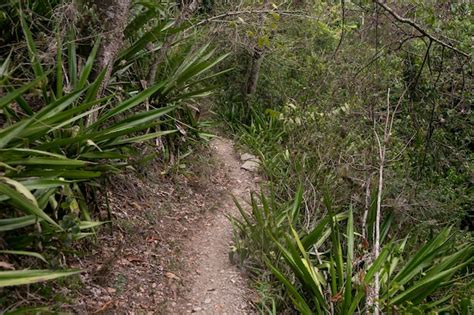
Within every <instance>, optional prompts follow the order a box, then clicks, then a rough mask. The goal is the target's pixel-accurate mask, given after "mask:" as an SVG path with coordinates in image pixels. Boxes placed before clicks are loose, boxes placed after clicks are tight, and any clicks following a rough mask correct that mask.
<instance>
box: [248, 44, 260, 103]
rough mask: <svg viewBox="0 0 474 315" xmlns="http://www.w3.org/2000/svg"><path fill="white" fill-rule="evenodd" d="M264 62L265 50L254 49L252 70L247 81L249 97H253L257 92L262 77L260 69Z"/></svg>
mask: <svg viewBox="0 0 474 315" xmlns="http://www.w3.org/2000/svg"><path fill="white" fill-rule="evenodd" d="M262 62H263V50H262V49H259V48H258V47H256V48H254V52H253V56H252V60H251V63H250V70H249V74H248V79H247V87H246V89H245V92H246V93H247V95H253V94H255V92H256V91H257V82H258V76H259V75H260V67H261V66H262Z"/></svg>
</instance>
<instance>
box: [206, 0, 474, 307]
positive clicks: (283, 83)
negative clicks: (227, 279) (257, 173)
mask: <svg viewBox="0 0 474 315" xmlns="http://www.w3.org/2000/svg"><path fill="white" fill-rule="evenodd" d="M344 5H345V6H344V7H342V6H341V3H330V2H312V3H311V4H310V3H307V4H306V5H304V6H303V8H304V12H305V15H304V16H302V15H301V14H298V13H294V14H292V13H287V14H285V13H284V12H286V11H285V10H291V8H288V7H278V9H275V11H274V13H272V14H269V15H268V16H266V17H265V20H264V23H263V25H264V26H263V30H261V31H260V34H261V35H260V36H263V37H266V38H267V39H268V41H265V48H264V50H265V57H264V60H263V63H262V66H261V70H260V78H259V84H258V87H257V90H256V92H255V93H254V94H250V95H249V94H246V93H242V89H241V88H240V86H241V85H242V84H245V80H246V77H245V74H246V71H247V70H246V69H247V65H246V64H245V63H242V62H241V61H240V62H238V60H242V59H244V58H246V60H250V61H249V63H251V62H252V61H251V58H250V57H248V53H247V50H248V49H249V47H252V46H253V45H255V44H253V42H252V39H253V36H254V35H253V34H256V31H255V29H254V25H257V24H255V23H252V20H251V18H244V19H245V22H246V23H240V24H237V25H235V26H234V27H235V30H233V36H234V37H239V36H240V37H239V38H244V39H246V40H247V41H244V40H242V41H244V42H245V43H246V44H247V45H248V47H245V49H242V48H241V47H236V48H235V49H234V54H233V55H232V56H231V58H234V60H232V59H229V60H228V62H229V65H232V66H234V67H236V69H235V70H234V72H231V73H229V74H227V76H229V80H228V81H227V82H228V86H226V88H225V89H223V92H222V94H221V95H220V97H219V98H218V100H217V104H216V106H215V110H216V112H218V113H219V114H220V116H221V117H223V119H224V120H225V121H226V122H227V124H228V126H229V127H230V128H231V129H232V130H233V132H234V133H235V135H236V137H237V138H238V139H239V140H240V142H241V143H242V145H244V146H246V147H248V148H250V149H251V150H252V151H253V152H254V153H256V154H257V155H258V156H259V158H260V160H261V161H262V170H263V172H264V174H265V175H266V178H267V187H265V188H264V189H263V193H262V195H261V196H260V197H258V198H256V197H254V201H253V202H252V213H251V215H249V217H248V218H246V219H245V220H243V221H242V220H239V218H234V223H235V225H236V245H235V249H234V250H235V254H238V256H239V257H240V261H241V263H242V265H243V266H247V267H248V269H249V270H250V271H252V273H253V275H254V279H255V283H256V286H257V289H259V288H261V306H260V310H261V311H262V312H263V313H280V312H284V311H290V312H291V311H292V310H295V309H296V310H298V312H301V313H316V314H322V313H331V314H350V313H354V312H355V313H363V312H365V310H366V309H367V308H369V309H370V312H375V311H376V310H375V309H374V307H375V306H376V305H378V307H379V308H380V312H381V313H410V314H425V313H429V312H434V313H442V312H455V313H464V314H467V313H468V312H469V311H467V310H469V309H472V307H473V301H472V298H471V296H472V258H471V256H472V250H473V247H472V233H471V232H468V231H465V229H467V230H471V231H472V210H471V209H472V207H473V200H474V199H473V189H472V181H471V178H472V169H473V164H472V139H473V133H472V111H471V109H470V105H469V104H472V101H473V94H472V83H473V78H472V73H471V72H470V70H469V69H470V67H471V66H472V62H471V57H467V56H465V55H464V54H463V52H467V53H469V52H470V51H472V47H473V42H472V38H469V37H468V36H466V32H467V31H468V30H472V27H473V25H472V9H473V6H472V5H470V4H461V3H459V4H452V5H450V6H447V5H442V4H434V3H433V4H427V3H423V4H421V3H416V4H415V3H414V2H409V1H407V2H405V3H403V4H402V3H395V2H393V3H390V4H389V6H390V7H391V8H392V9H393V10H395V12H398V13H399V14H400V15H402V16H405V17H406V18H408V19H411V20H414V21H416V23H417V25H421V27H422V28H423V30H425V31H426V32H427V34H432V35H433V36H436V37H439V38H442V39H445V38H449V39H450V40H449V41H448V42H449V43H451V44H453V45H454V46H455V47H456V48H457V49H460V50H461V51H462V52H461V53H459V52H457V51H454V50H453V49H450V48H448V47H446V46H443V45H441V44H439V43H437V42H435V41H433V40H431V39H430V38H429V37H428V36H423V35H421V36H418V35H420V33H419V32H418V31H416V30H414V29H413V27H412V26H411V25H407V24H404V23H402V22H400V21H398V20H396V19H394V18H393V16H391V15H390V14H389V13H388V12H387V11H385V9H384V8H383V7H381V6H379V5H376V4H374V3H373V2H368V3H364V2H360V3H359V2H347V1H346V2H344ZM297 9H298V8H297ZM299 9H301V7H299ZM342 10H344V17H343V16H342V13H341V11H342ZM278 12H282V13H281V15H280V16H279V17H278V18H275V16H274V15H275V14H278ZM402 12H403V13H402ZM469 20H471V21H469ZM460 25H463V27H462V28H459V26H460ZM235 33H237V34H239V35H235ZM223 40H224V39H223ZM454 43H456V44H454ZM257 45H259V44H257ZM250 49H251V48H250ZM236 65H237V66H236ZM232 75H233V76H236V77H237V78H239V79H240V81H239V82H236V81H232V80H231V79H230V76H232ZM236 83H237V84H236ZM382 152H383V158H381V155H382ZM381 170H382V171H381ZM380 182H381V186H379V183H380ZM380 188H381V190H380V191H379V189H380ZM379 193H380V199H378V197H379V196H378V195H379ZM295 195H296V197H295ZM294 198H296V200H297V201H296V202H295V206H293V207H289V206H287V205H288V204H290V203H291V202H292V200H293V199H294ZM378 206H379V209H377V208H378ZM349 209H351V210H350V211H351V213H352V215H353V219H350V220H349V222H347V213H348V211H349ZM377 216H378V217H379V220H377ZM335 218H337V220H336V221H337V222H338V223H337V224H336V223H334V224H333V225H331V221H334V220H335ZM377 221H379V222H377ZM376 229H378V230H379V231H378V233H377V234H379V235H378V237H377V235H376ZM377 240H378V243H379V246H377V245H376V243H377ZM434 244H436V245H434ZM441 244H442V245H441ZM470 244H471V245H470ZM375 247H379V250H378V252H377V253H375ZM458 254H459V256H457V255H458ZM412 257H420V259H416V258H412ZM375 258H376V259H375ZM376 274H377V277H378V279H375V276H376ZM375 283H378V284H379V286H380V291H379V294H377V296H378V297H379V298H378V299H376V301H374V299H372V300H371V299H370V297H368V295H370V294H369V293H370V292H371V290H374V287H375ZM269 288H270V289H269ZM259 290H260V289H259ZM368 292H369V293H368ZM372 292H373V291H372ZM372 294H373V293H372Z"/></svg>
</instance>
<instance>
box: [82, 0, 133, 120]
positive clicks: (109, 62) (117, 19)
mask: <svg viewBox="0 0 474 315" xmlns="http://www.w3.org/2000/svg"><path fill="white" fill-rule="evenodd" d="M130 2H131V0H92V1H91V2H90V3H91V4H92V5H93V6H94V7H95V8H96V10H97V11H96V12H97V15H98V17H99V19H100V20H101V21H103V23H102V25H101V33H102V36H101V42H100V47H99V50H98V52H97V57H96V60H95V75H96V76H97V75H98V74H99V73H100V72H101V71H103V70H104V69H106V72H105V76H104V80H103V81H102V84H101V85H100V88H99V91H98V93H97V96H98V97H100V96H101V95H103V94H104V91H105V88H106V87H107V84H108V82H109V80H110V76H111V75H112V66H113V62H114V60H115V57H116V56H117V53H118V52H119V50H120V49H121V48H122V45H123V37H124V34H123V31H124V30H125V27H126V26H127V20H128V15H129V12H130ZM95 121H97V112H94V113H92V114H91V116H89V120H88V124H92V123H94V122H95Z"/></svg>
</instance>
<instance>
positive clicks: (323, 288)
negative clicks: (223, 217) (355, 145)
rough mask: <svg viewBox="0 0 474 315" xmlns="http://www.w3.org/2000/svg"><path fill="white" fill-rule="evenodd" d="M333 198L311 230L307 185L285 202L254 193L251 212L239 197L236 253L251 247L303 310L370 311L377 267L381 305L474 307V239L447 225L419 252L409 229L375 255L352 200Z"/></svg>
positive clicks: (430, 309) (414, 309)
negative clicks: (303, 222)
mask: <svg viewBox="0 0 474 315" xmlns="http://www.w3.org/2000/svg"><path fill="white" fill-rule="evenodd" d="M326 198H327V199H326V200H325V205H326V207H327V209H326V210H327V211H328V214H327V215H326V216H324V217H322V218H321V219H320V220H318V221H317V222H316V224H315V225H314V226H313V227H312V228H311V229H310V230H308V231H307V232H305V231H304V230H302V229H299V228H297V223H296V222H295V218H297V216H298V211H299V209H300V207H301V203H302V191H301V190H299V191H298V193H297V195H296V197H295V201H294V203H293V204H292V205H291V206H290V207H285V206H282V205H278V204H277V202H276V201H275V200H274V199H273V198H271V197H270V199H268V197H266V196H265V195H264V194H263V193H262V194H261V195H260V196H259V197H256V196H255V195H253V194H252V196H251V213H250V214H247V212H246V211H244V210H243V208H242V206H241V205H240V204H239V203H238V202H237V201H236V204H237V207H238V208H239V209H240V212H241V215H242V218H243V219H242V220H241V219H239V218H232V222H233V224H234V226H235V228H236V235H237V237H236V239H237V241H236V244H239V246H238V247H236V248H235V249H234V250H235V253H234V255H243V256H241V257H240V259H241V260H242V261H243V262H244V264H247V263H245V260H246V259H248V260H249V261H250V262H248V263H250V264H251V265H250V266H252V265H253V264H256V265H259V264H262V265H266V266H267V268H268V270H270V272H271V273H272V274H273V276H274V279H275V281H277V282H279V283H280V286H281V287H282V288H284V290H283V291H284V292H285V293H283V294H284V296H288V297H289V299H290V300H291V302H292V304H293V306H294V308H296V309H297V310H298V311H299V312H300V313H301V314H360V313H363V312H366V311H370V310H368V304H367V290H368V287H370V286H372V285H373V282H374V276H375V274H376V273H379V276H380V280H379V281H380V298H379V300H378V303H377V305H378V307H379V308H380V309H379V310H380V312H382V313H384V314H399V313H410V314H427V313H439V312H448V311H455V310H457V311H461V310H462V309H464V308H465V307H461V306H463V305H467V306H468V307H472V305H471V301H470V297H469V296H467V295H466V294H463V290H464V289H467V288H469V284H466V283H465V282H463V281H462V279H464V278H465V277H469V275H470V274H471V267H472V262H473V259H474V257H473V254H474V245H473V244H472V243H470V242H461V243H459V242H456V240H455V237H454V234H453V231H452V228H451V227H447V228H444V229H442V230H441V231H440V233H439V234H438V235H436V236H435V237H433V238H432V239H429V240H428V241H427V242H426V243H425V244H423V245H422V246H421V248H419V249H418V250H416V251H415V252H413V253H409V252H406V248H407V247H408V246H407V243H409V242H410V237H409V236H407V237H405V238H404V239H401V240H396V239H395V240H389V241H385V242H384V243H383V246H382V250H381V253H380V255H379V256H378V257H377V258H376V259H375V260H372V259H371V255H370V253H369V252H368V248H367V247H366V246H367V245H366V241H365V240H364V238H363V237H362V235H361V234H360V233H358V232H357V231H356V226H355V224H354V216H353V209H352V206H350V207H349V209H348V210H347V211H344V212H339V213H337V214H336V213H335V209H332V206H331V204H332V202H331V200H330V198H329V197H326ZM248 253H252V255H249V254H248ZM252 261H253V263H252ZM251 270H256V269H252V268H251ZM260 272H264V271H262V270H260ZM256 276H257V277H259V276H261V275H259V274H256ZM447 288H449V291H446V289H447ZM440 290H444V291H443V292H445V293H444V294H443V295H441V296H440V295H437V293H438V292H439V291H440ZM469 305H471V306H469ZM264 308H265V309H267V310H269V309H271V306H265V307H264ZM279 311H281V309H277V310H276V313H278V312H279ZM466 314H467V313H466Z"/></svg>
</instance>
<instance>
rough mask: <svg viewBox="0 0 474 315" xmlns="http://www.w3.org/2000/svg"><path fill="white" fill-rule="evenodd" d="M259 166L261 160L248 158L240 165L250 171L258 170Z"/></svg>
mask: <svg viewBox="0 0 474 315" xmlns="http://www.w3.org/2000/svg"><path fill="white" fill-rule="evenodd" d="M259 166H260V161H259V160H248V161H245V163H244V164H242V166H240V167H241V168H243V169H244V170H247V171H249V172H256V171H257V170H258V167H259Z"/></svg>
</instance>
